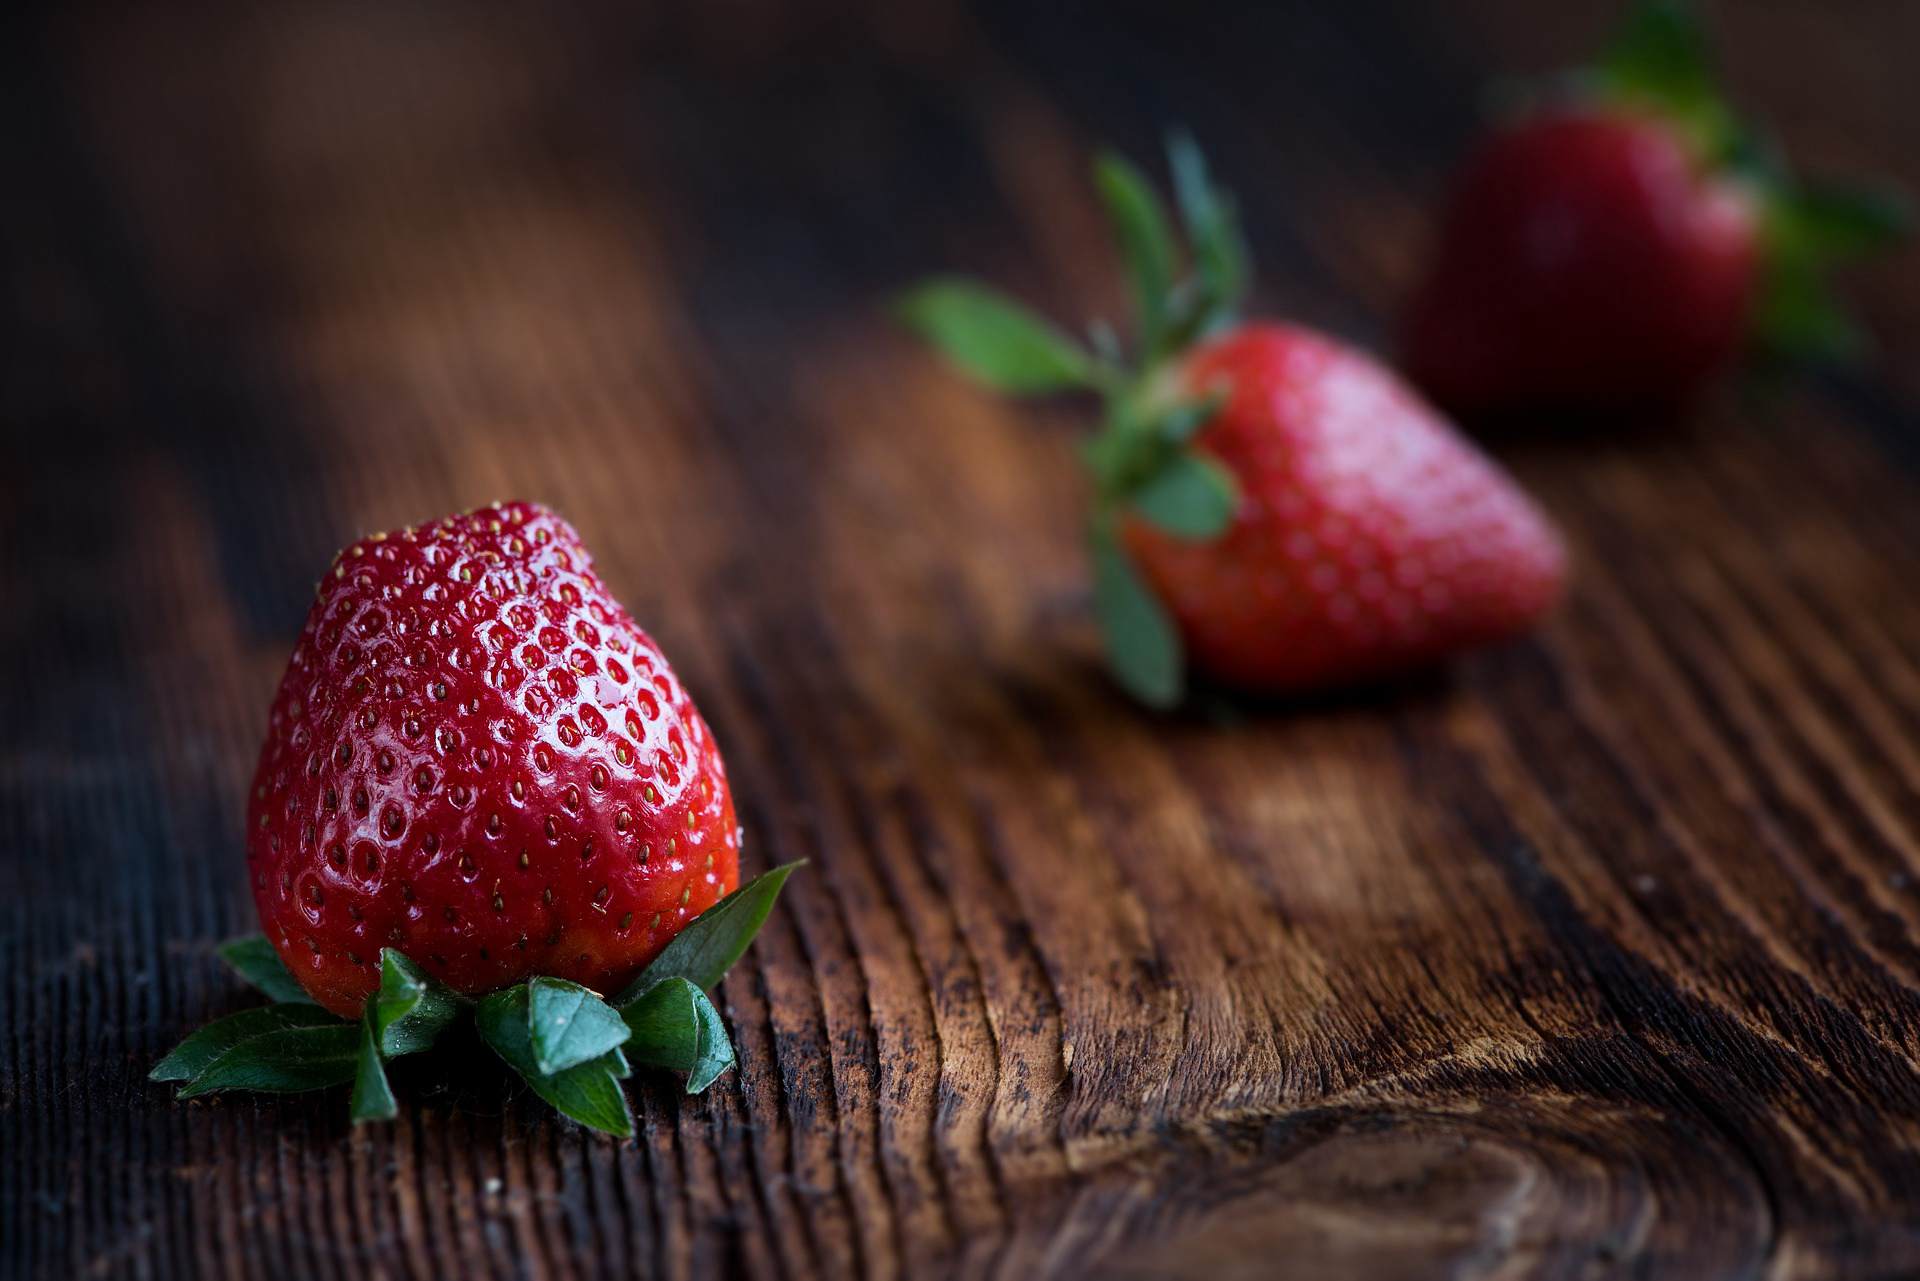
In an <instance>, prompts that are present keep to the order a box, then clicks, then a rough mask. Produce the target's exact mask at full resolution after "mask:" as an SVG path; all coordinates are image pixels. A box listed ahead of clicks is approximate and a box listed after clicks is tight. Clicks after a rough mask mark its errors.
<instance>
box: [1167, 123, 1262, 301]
mask: <svg viewBox="0 0 1920 1281" xmlns="http://www.w3.org/2000/svg"><path fill="white" fill-rule="evenodd" d="M1167 159H1168V162H1169V165H1170V166H1171V168H1172V170H1173V196H1174V201H1175V203H1176V204H1178V205H1179V207H1180V221H1181V222H1182V223H1183V224H1184V225H1185V227H1186V232H1187V242H1188V243H1189V244H1190V245H1192V246H1193V260H1194V265H1195V267H1196V268H1197V269H1198V271H1199V279H1200V289H1199V292H1198V294H1197V295H1196V306H1195V307H1194V309H1193V315H1192V317H1191V319H1190V321H1189V324H1188V328H1189V330H1190V331H1191V332H1190V333H1189V334H1188V335H1186V336H1187V337H1188V338H1194V337H1200V336H1202V335H1204V334H1208V333H1211V332H1213V331H1215V330H1217V329H1219V328H1220V327H1221V326H1223V325H1225V324H1227V323H1229V322H1230V321H1232V319H1233V316H1234V313H1235V312H1236V311H1237V310H1238V308H1239V306H1240V300H1241V299H1242V298H1244V297H1245V296H1246V293H1247V287H1248V284H1249V281H1250V277H1251V275H1252V269H1251V267H1250V265H1249V264H1250V255H1249V254H1248V253H1247V246H1246V241H1245V239H1244V238H1243V237H1242V236H1241V234H1240V220H1239V217H1238V215H1237V214H1236V213H1235V212H1234V208H1233V201H1232V200H1231V199H1230V198H1229V197H1228V196H1227V194H1226V193H1225V192H1223V191H1221V190H1220V189H1219V188H1218V187H1216V186H1214V185H1213V180H1212V179H1211V178H1210V177H1209V176H1208V174H1207V162H1206V158H1205V157H1204V156H1203V155H1201V153H1200V148H1199V146H1198V145H1197V144H1196V143H1195V142H1194V141H1193V139H1192V138H1191V137H1190V136H1188V135H1187V134H1185V133H1175V134H1174V135H1173V136H1172V137H1170V138H1169V139H1168V140H1167Z"/></svg>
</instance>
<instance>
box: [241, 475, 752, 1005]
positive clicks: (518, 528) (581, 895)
mask: <svg viewBox="0 0 1920 1281" xmlns="http://www.w3.org/2000/svg"><path fill="white" fill-rule="evenodd" d="M247 860H248V864H249V868H250V870H251V873H252V880H253V891H254V901H255V903H256V904H257V906H258V908H259V911H260V919H261V922H262V924H263V925H264V926H265V928H266V933H267V937H268V938H269V939H270V940H271V941H272V943H273V945H274V947H275V949H276V950H277V951H278V952H279V955H280V959H281V960H282V961H283V962H285V964H286V967H287V968H288V969H289V970H290V971H292V973H293V974H294V976H295V977H296V978H298V980H299V982H300V984H301V985H302V986H303V987H304V988H305V989H306V990H307V991H308V992H309V993H311V994H312V996H313V998H314V999H315V1000H316V1001H318V1002H319V1003H320V1004H321V1005H324V1006H325V1007H326V1008H327V1009H329V1010H332V1011H334V1012H335V1013H338V1014H342V1015H347V1016H354V1015H357V1014H358V1013H359V1012H360V1009H361V1005H362V1002H363V1001H364V999H365V998H366V997H367V995H368V994H369V993H370V992H372V991H373V990H374V989H375V988H376V987H377V986H378V985H379V983H380V977H381V976H380V966H379V962H380V953H381V949H382V948H385V947H390V948H394V949H397V950H399V951H401V952H403V953H404V954H405V955H406V956H407V957H409V958H411V959H412V961H413V962H414V963H415V964H417V965H418V966H420V967H421V968H422V969H424V970H425V971H426V972H427V973H428V974H430V975H431V976H432V977H434V978H435V979H438V980H440V981H441V982H443V983H445V984H446V985H448V986H449V987H451V988H453V989H454V990H455V991H458V992H464V993H482V992H490V991H493V990H495V989H498V988H502V987H505V986H507V985H510V984H513V983H517V982H519V981H521V980H523V979H526V978H528V977H530V976H533V975H552V976H558V977H561V978H565V979H571V980H574V981H576V982H578V983H581V984H584V985H585V986H587V987H590V988H594V989H598V990H600V991H603V992H611V991H613V990H614V989H616V988H618V987H619V986H621V985H622V984H624V983H626V982H627V981H628V980H629V979H631V978H632V977H633V976H634V974H635V973H636V972H638V971H639V969H640V968H641V967H642V966H643V965H645V964H646V962H647V961H649V960H650V959H652V958H653V957H654V956H655V955H656V954H657V953H658V952H659V951H660V949H661V948H663V947H664V946H666V944H667V942H668V940H670V939H672V938H673V936H674V935H675V934H676V933H677V932H678V931H679V929H680V927H681V926H682V924H683V923H684V922H686V921H687V920H689V919H691V918H692V917H694V916H695V915H697V914H698V913H700V912H701V911H702V910H704V909H705V908H708V907H710V906H712V905H713V903H714V902H715V901H716V900H717V899H719V898H720V897H721V896H722V895H723V894H725V893H727V892H728V891H729V890H731V889H733V888H734V886H735V884H736V882H737V881H738V878H739V838H738V834H737V829H736V828H735V825H734V812H733V801H732V798H731V797H730V795H729V793H728V791H727V778H726V770H725V768H724V766H723V765H722V764H721V761H720V753H719V750H718V748H717V746H716V745H715V743H714V741H713V735H712V734H711V732H709V730H708V729H707V726H706V723H705V722H704V721H703V720H701V718H700V713H699V712H698V711H697V710H695V708H694V706H693V703H692V701H691V700H690V699H689V698H688V696H687V691H686V689H685V687H684V686H682V685H681V684H680V682H679V681H678V680H676V679H675V678H674V674H673V671H672V669H671V668H670V667H669V666H668V664H667V661H666V659H665V657H663V656H662V654H661V653H660V650H659V647H658V646H656V645H655V644H654V643H653V641H652V640H651V639H649V638H648V636H647V634H646V633H645V632H643V631H641V630H640V628H639V627H638V626H636V625H635V623H634V621H633V619H632V618H630V617H629V616H628V614H627V612H626V610H624V609H622V608H621V607H620V605H619V603H618V602H617V601H615V600H614V599H613V597H612V595H611V594H609V593H608V591H607V589H606V587H605V585H604V584H602V583H601V581H600V578H599V576H598V575H597V574H595V572H594V568H593V561H592V558H591V557H590V556H589V555H588V554H587V550H586V548H585V547H583V546H582V545H581V543H580V539H579V537H578V535H576V534H575V533H574V531H573V529H572V528H571V527H570V526H569V525H568V524H567V523H566V522H565V521H563V520H561V519H560V518H559V517H558V516H556V515H554V514H553V513H552V512H550V511H548V510H546V509H545V508H543V507H539V506H537V505H534V504H529V503H504V504H496V505H494V506H492V507H484V508H481V509H479V510H477V511H474V512H471V513H468V514H466V515H464V516H452V517H448V518H447V519H445V520H440V521H436V522H434V523H432V524H430V525H425V526H422V527H421V528H418V529H404V530H399V531H397V532H394V533H391V534H376V535H374V536H373V537H371V538H368V539H364V540H362V541H361V542H358V543H355V544H354V545H353V546H351V547H349V548H347V549H346V550H345V551H344V552H342V553H341V554H340V556H339V557H338V559H336V560H335V562H334V564H333V566H332V568H331V569H330V570H329V571H328V572H327V574H326V576H325V577H324V578H323V579H322V580H321V583H320V588H319V593H318V596H317V598H316V599H315V601H314V603H313V608H312V610H311V611H310V613H309V614H308V616H307V623H306V627H305V629H304V630H303V631H302V633H301V635H300V639H299V642H298V644H296V645H295V647H294V651H293V658H292V660H291V661H290V662H289V663H288V665H287V671H286V675H285V676H284V677H283V678H282V679H281V682H280V691H279V694H278V695H277V696H276V697H275V699H274V702H273V710H272V713H271V715H270V717H269V721H268V728H267V740H266V744H265V745H264V746H263V747H262V748H261V751H260V763H259V766H258V768H257V770H256V772H255V774H254V784H253V792H252V797H251V801H250V803H249V805H248V812H247Z"/></svg>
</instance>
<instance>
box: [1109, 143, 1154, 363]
mask: <svg viewBox="0 0 1920 1281" xmlns="http://www.w3.org/2000/svg"><path fill="white" fill-rule="evenodd" d="M1093 177H1094V183H1095V185H1096V186H1098V187H1099V189H1100V196H1101V199H1102V200H1104V201H1105V202H1106V206H1107V217H1108V218H1109V219H1111V220H1112V222H1113V227H1114V232H1115V234H1116V235H1117V236H1118V237H1119V240H1120V251H1121V254H1122V255H1123V256H1124V257H1125V259H1126V262H1127V270H1128V273H1129V274H1130V275H1131V276H1132V278H1133V296H1134V305H1135V307H1136V308H1137V309H1138V311H1139V315H1140V343H1141V346H1142V348H1143V349H1144V350H1145V351H1146V352H1147V353H1148V354H1149V358H1151V357H1152V356H1156V355H1158V354H1159V353H1160V352H1161V351H1162V350H1163V344H1164V342H1165V341H1166V336H1167V319H1168V317H1167V307H1168V301H1169V299H1168V295H1169V294H1170V292H1171V291H1172V288H1173V271H1174V245H1173V231H1172V229H1171V228H1170V227H1169V226H1168V225H1167V212H1166V210H1165V209H1164V208H1162V207H1161V204H1160V197H1159V196H1158V195H1156V194H1155V193H1154V190H1153V188H1152V187H1151V186H1150V185H1148V183H1147V180H1146V179H1145V178H1144V177H1142V176H1141V174H1140V171H1139V170H1138V169H1135V168H1134V167H1133V166H1132V165H1131V164H1129V163H1128V162H1127V161H1126V160H1124V159H1122V158H1121V157H1120V156H1117V155H1115V154H1113V153H1112V152H1104V153H1102V154H1101V155H1100V156H1099V158H1098V159H1096V160H1095V161H1094V166H1093Z"/></svg>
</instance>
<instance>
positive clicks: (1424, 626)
mask: <svg viewBox="0 0 1920 1281" xmlns="http://www.w3.org/2000/svg"><path fill="white" fill-rule="evenodd" d="M1184 372H1185V376H1186V378H1187V380H1188V383H1189V385H1190V386H1192V387H1194V388H1195V389H1203V388H1207V387H1211V386H1224V387H1226V388H1228V389H1230V390H1229V392H1228V395H1227V399H1226V402H1225V404H1224V405H1222V407H1221V409H1220V411H1219V412H1218V413H1216V414H1215V415H1214V416H1213V417H1212V418H1211V419H1210V420H1209V421H1208V422H1207V425H1206V426H1205V427H1203V428H1202V429H1201V430H1200V433H1199V435H1198V436H1196V437H1195V439H1194V446H1195V448H1196V449H1197V450H1199V451H1200V452H1201V453H1203V454H1205V455H1207V456H1208V457H1210V458H1213V459H1216V460H1218V461H1219V462H1220V463H1221V464H1222V465H1224V466H1225V467H1226V469H1227V470H1228V471H1229V472H1231V473H1232V475H1233V476H1234V478H1235V479H1236V481H1237V482H1238V484H1239V489H1240V494H1241V498H1240V502H1239V504H1238V506H1237V508H1236V510H1235V513H1234V518H1233V521H1232V523H1231V524H1230V525H1228V527H1227V528H1226V530H1225V532H1223V533H1222V534H1220V535H1219V536H1218V537H1215V538H1212V539H1208V540H1205V541H1197V540H1194V539H1188V538H1182V537H1179V536H1178V535H1175V534H1170V533H1167V532H1166V531H1164V530H1162V529H1160V528H1159V527H1157V526H1156V525H1154V524H1153V523H1152V522H1151V521H1149V520H1146V519H1144V518H1141V517H1138V516H1133V517H1129V518H1128V519H1127V521H1126V523H1125V536H1126V542H1127V546H1128V549H1129V550H1130V551H1131V552H1132V553H1133V556H1134V559H1135V561H1136V563H1137V564H1139V566H1140V567H1141V569H1142V570H1144V571H1145V573H1146V576H1147V580H1148V582H1149V583H1151V584H1152V586H1153V589H1154V591H1155V592H1156V593H1157V594H1158V595H1159V597H1160V599H1161V600H1162V601H1164V602H1165V603H1166V605H1167V607H1168V608H1169V609H1171V610H1172V612H1173V616H1174V618H1175V619H1176V620H1177V621H1178V622H1179V625H1180V631H1181V634H1182V635H1183V636H1184V637H1185V638H1186V643H1187V648H1188V650H1189V652H1190V653H1191V654H1192V657H1193V660H1194V661H1195V662H1196V663H1197V664H1199V666H1200V667H1202V668H1203V669H1205V670H1206V671H1208V672H1210V673H1212V674H1213V675H1214V676H1216V677H1218V678H1220V679H1222V680H1224V681H1227V682H1229V683H1231V684H1234V685H1237V686H1241V687H1244V688H1249V689H1259V690H1270V691H1275V690H1307V689H1315V688H1319V687H1323V686H1329V685H1341V684H1348V683H1351V682H1354V681H1359V680H1365V679H1369V678H1373V677H1379V676H1387V675H1391V674H1393V673H1396V672H1400V671H1404V670H1406V669H1407V668H1409V667H1416V666H1419V665H1422V664H1424V663H1428V662H1431V661H1432V660H1435V659H1438V658H1441V657H1444V656H1445V655H1447V654H1449V653H1452V652H1454V651H1456V650H1460V649H1464V648H1466V647H1468V646H1472V645H1478V644H1482V643H1485V642H1488V641H1495V640H1499V639H1501V638H1503V637H1506V636H1509V635H1512V634H1514V633H1516V632H1520V631H1524V630H1525V629H1526V628H1527V627H1528V626H1530V625H1531V624H1532V623H1533V622H1534V620H1536V619H1537V618H1539V617H1540V615H1541V614H1543V613H1544V612H1546V610H1547V609H1548V608H1549V607H1550V606H1551V605H1552V604H1553V603H1554V600H1555V598H1556V597H1557V596H1558V595H1559V592H1560V586H1561V581H1562V579H1563V577H1564V576H1565V556H1564V553H1563V552H1562V550H1561V546H1560V543H1559V540H1558V539H1557V538H1556V537H1555V535H1554V533H1553V530H1552V528H1551V527H1550V526H1549V525H1548V524H1547V522H1546V520H1545V519H1544V518H1543V517H1542V516H1541V514H1540V512H1539V510H1538V509H1537V508H1536V507H1535V506H1534V505H1533V503H1532V502H1531V501H1529V500H1528V498H1527V497H1526V496H1525V495H1524V494H1523V493H1521V492H1520V490H1519V489H1518V488H1516V487H1515V486H1514V484H1513V482H1512V481H1511V480H1509V479H1508V478H1507V477H1506V476H1505V475H1504V474H1503V473H1502V472H1501V471H1500V470H1499V468H1497V467H1496V466H1495V465H1494V464H1493V463H1492V462H1490V461H1489V460H1488V459H1487V458H1486V457H1485V456H1483V455H1482V454H1481V453H1480V452H1479V451H1478V450H1477V449H1475V448H1474V447H1473V446H1472V445H1471V444H1469V443H1468V442H1467V441H1465V440H1464V439H1462V438H1461V436H1460V435H1459V433H1457V432H1456V431H1455V430H1454V429H1453V428H1452V427H1451V426H1450V425H1448V424H1447V423H1446V422H1445V420H1443V419H1442V418H1440V417H1439V415H1437V414H1436V413H1434V411H1433V410H1432V409H1431V408H1430V407H1429V406H1428V405H1426V404H1425V403H1423V402H1422V401H1421V400H1420V398H1419V397H1418V396H1416V395H1414V394H1413V393H1412V392H1410V391H1409V390H1408V389H1407V387H1406V386H1405V384H1403V383H1402V382H1401V381H1400V380H1399V379H1398V378H1396V377H1395V376H1394V375H1393V374H1392V373H1391V372H1389V371H1388V370H1386V369H1385V368H1383V367H1381V366H1380V365H1379V364H1378V363H1376V362H1375V361H1373V360H1371V359H1369V358H1368V357H1366V356H1364V355H1362V354H1360V353H1359V352H1356V351H1353V350H1352V349H1350V348H1347V347H1343V346H1341V345H1340V344H1338V343H1335V342H1333V341H1331V340H1329V339H1327V338H1324V337H1321V336H1320V335H1318V334H1315V333H1312V332H1311V331H1309V330H1305V329H1299V328H1295V327H1292V326H1282V325H1272V326H1266V325H1262V326H1251V325H1250V326H1247V327H1245V328H1243V329H1239V330H1236V331H1234V332H1233V333H1231V334H1229V335H1227V336H1226V337H1224V338H1221V339H1219V340H1217V341H1215V342H1212V343H1208V344H1206V345H1205V346H1203V347H1201V348H1200V349H1199V350H1198V351H1196V352H1195V353H1194V355H1193V357H1192V359H1191V360H1190V362H1189V363H1188V364H1187V366H1186V368H1185V371H1184Z"/></svg>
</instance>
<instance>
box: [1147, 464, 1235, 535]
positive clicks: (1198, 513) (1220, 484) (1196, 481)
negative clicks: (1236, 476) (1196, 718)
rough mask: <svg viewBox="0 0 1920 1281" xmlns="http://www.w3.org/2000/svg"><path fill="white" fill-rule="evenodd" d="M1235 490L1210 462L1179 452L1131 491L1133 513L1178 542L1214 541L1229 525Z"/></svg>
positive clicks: (1229, 480) (1226, 476)
mask: <svg viewBox="0 0 1920 1281" xmlns="http://www.w3.org/2000/svg"><path fill="white" fill-rule="evenodd" d="M1239 498H1240V495H1239V489H1238V487H1237V486H1236V485H1235V484H1234V482H1233V477H1232V476H1230V475H1228V474H1227V470H1226V469H1225V468H1224V467H1222V466H1221V465H1220V464H1219V463H1217V462H1215V461H1213V459H1211V458H1205V457H1202V456H1201V455H1199V454H1195V453H1190V452H1187V451H1184V450H1183V451H1181V452H1180V453H1176V454H1174V455H1173V456H1172V457H1170V458H1169V459H1167V461H1166V462H1165V463H1164V464H1162V465H1161V467H1160V469H1159V470H1158V471H1156V472H1154V474H1153V475H1152V476H1150V477H1148V478H1147V480H1146V482H1145V483H1144V484H1142V485H1141V486H1140V488H1139V489H1137V490H1135V491H1134V493H1133V497H1132V504H1133V509H1134V510H1135V511H1137V512H1138V513H1140V515H1142V516H1144V517H1145V518H1146V519H1148V520H1150V521H1152V522H1153V523H1154V524H1156V525H1158V526H1159V527H1160V528H1161V529H1164V530H1166V531H1167V532H1168V533H1169V534H1172V535H1174V536H1175V537H1178V538H1193V539H1206V538H1215V537H1218V536H1219V535H1220V534H1222V533H1224V532H1225V531H1226V528H1227V526H1228V525H1230V524H1232V523H1233V510H1234V507H1235V506H1236V505H1237V504H1238V503H1239Z"/></svg>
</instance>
